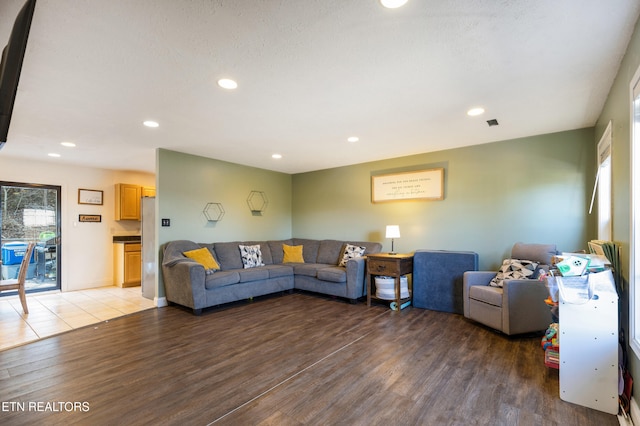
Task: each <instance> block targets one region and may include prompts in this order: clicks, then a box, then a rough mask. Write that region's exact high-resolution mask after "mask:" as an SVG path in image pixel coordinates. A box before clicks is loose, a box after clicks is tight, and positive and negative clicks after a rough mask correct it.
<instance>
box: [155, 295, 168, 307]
mask: <svg viewBox="0 0 640 426" xmlns="http://www.w3.org/2000/svg"><path fill="white" fill-rule="evenodd" d="M153 303H155V305H156V306H157V307H158V308H162V307H165V306H169V302H167V298H166V297H154V298H153Z"/></svg>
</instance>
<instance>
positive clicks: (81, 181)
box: [0, 155, 155, 291]
mask: <svg viewBox="0 0 640 426" xmlns="http://www.w3.org/2000/svg"><path fill="white" fill-rule="evenodd" d="M0 181H5V182H22V183H35V184H47V185H57V186H60V187H61V199H62V205H61V211H62V217H61V228H62V229H61V231H62V238H61V249H60V253H59V254H60V262H61V273H62V275H61V277H62V279H61V286H62V291H72V290H80V289H85V288H92V287H102V286H110V285H113V244H112V241H113V236H114V235H131V234H139V233H140V223H139V222H116V221H115V220H114V216H115V212H114V209H115V207H114V195H115V184H116V183H133V184H139V185H143V186H155V175H153V174H150V173H139V172H126V171H116V170H107V169H95V168H88V167H78V166H70V165H66V164H59V163H55V162H36V161H32V160H28V161H27V160H22V159H17V158H9V157H6V156H2V155H0ZM79 188H85V189H95V190H101V191H104V196H103V203H104V204H103V205H102V206H90V205H84V204H83V205H80V204H78V189H79ZM80 214H99V215H102V222H100V223H79V222H78V215H80Z"/></svg>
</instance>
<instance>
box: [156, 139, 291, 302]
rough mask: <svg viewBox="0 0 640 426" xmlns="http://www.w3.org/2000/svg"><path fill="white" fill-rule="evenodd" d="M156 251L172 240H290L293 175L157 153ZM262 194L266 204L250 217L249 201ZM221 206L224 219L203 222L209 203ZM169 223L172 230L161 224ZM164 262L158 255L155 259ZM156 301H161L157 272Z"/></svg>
mask: <svg viewBox="0 0 640 426" xmlns="http://www.w3.org/2000/svg"><path fill="white" fill-rule="evenodd" d="M156 163H157V164H156V169H157V171H158V172H157V175H156V188H157V192H156V212H157V218H156V229H157V232H156V235H157V236H158V239H157V240H158V241H157V245H158V247H157V250H158V251H159V250H160V247H161V246H162V245H163V244H164V243H166V242H168V241H172V240H192V241H196V242H202V243H211V242H216V241H238V240H267V239H284V238H289V237H290V235H291V175H288V174H285V173H278V172H274V171H270V170H265V169H259V168H255V167H248V166H242V165H239V164H234V163H229V162H225V161H220V160H214V159H211V158H205V157H199V156H195V155H189V154H183V153H179V152H175V151H169V150H165V149H159V150H158V151H157V153H156ZM251 191H263V192H264V193H265V194H266V197H267V200H268V205H267V207H266V209H265V211H264V212H263V213H262V214H256V213H253V212H251V210H250V208H249V205H248V203H247V198H249V195H250V193H251ZM209 202H215V203H221V204H222V206H223V208H224V210H225V214H224V217H223V218H222V220H220V221H218V222H210V221H207V219H206V217H205V215H204V213H203V210H204V208H205V206H206V205H207V203H209ZM162 218H167V219H170V220H171V226H170V227H162V226H160V219H162ZM159 259H162V256H159ZM158 275H159V277H158V280H159V285H158V297H164V286H163V284H162V271H161V268H159V274H158Z"/></svg>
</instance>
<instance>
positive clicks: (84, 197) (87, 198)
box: [78, 189, 102, 206]
mask: <svg viewBox="0 0 640 426" xmlns="http://www.w3.org/2000/svg"><path fill="white" fill-rule="evenodd" d="M78 204H93V205H96V206H101V205H102V191H99V190H96V189H78Z"/></svg>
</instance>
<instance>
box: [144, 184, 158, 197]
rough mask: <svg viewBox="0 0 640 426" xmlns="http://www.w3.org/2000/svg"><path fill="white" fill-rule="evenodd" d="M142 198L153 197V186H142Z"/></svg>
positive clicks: (154, 194) (154, 193)
mask: <svg viewBox="0 0 640 426" xmlns="http://www.w3.org/2000/svg"><path fill="white" fill-rule="evenodd" d="M142 196H143V197H155V196H156V189H155V188H154V187H153V186H143V187H142Z"/></svg>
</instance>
